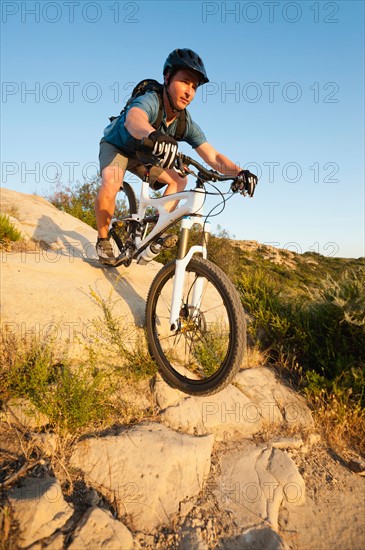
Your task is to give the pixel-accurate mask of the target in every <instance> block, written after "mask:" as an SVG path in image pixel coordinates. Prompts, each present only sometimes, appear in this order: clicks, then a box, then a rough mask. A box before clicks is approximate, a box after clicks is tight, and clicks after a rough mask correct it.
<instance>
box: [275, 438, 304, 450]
mask: <svg viewBox="0 0 365 550" xmlns="http://www.w3.org/2000/svg"><path fill="white" fill-rule="evenodd" d="M271 446H272V447H275V449H300V448H301V447H303V439H302V438H301V437H299V438H296V437H281V438H280V439H274V441H272V443H271Z"/></svg>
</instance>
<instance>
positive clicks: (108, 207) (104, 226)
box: [95, 165, 125, 238]
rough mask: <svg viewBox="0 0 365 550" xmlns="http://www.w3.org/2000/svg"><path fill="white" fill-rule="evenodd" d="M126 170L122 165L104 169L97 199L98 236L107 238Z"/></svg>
mask: <svg viewBox="0 0 365 550" xmlns="http://www.w3.org/2000/svg"><path fill="white" fill-rule="evenodd" d="M124 174H125V170H123V169H122V168H121V167H120V166H118V165H114V166H107V167H106V168H104V169H103V171H102V174H101V176H102V182H101V186H100V189H99V193H98V195H97V197H96V201H95V216H96V224H97V226H98V236H99V237H100V238H106V237H107V236H108V229H109V224H110V220H111V219H112V217H113V214H114V210H115V201H116V196H117V194H118V191H119V189H120V187H121V185H122V182H123V178H124Z"/></svg>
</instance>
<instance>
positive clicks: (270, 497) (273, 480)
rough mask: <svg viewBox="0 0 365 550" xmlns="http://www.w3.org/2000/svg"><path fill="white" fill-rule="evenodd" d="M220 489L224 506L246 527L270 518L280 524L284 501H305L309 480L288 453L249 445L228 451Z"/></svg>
mask: <svg viewBox="0 0 365 550" xmlns="http://www.w3.org/2000/svg"><path fill="white" fill-rule="evenodd" d="M220 467H221V475H220V478H219V479H218V490H217V492H216V495H217V498H218V501H219V502H220V505H221V507H223V508H224V509H226V510H230V511H231V512H233V514H234V518H235V521H236V522H237V523H238V524H239V525H240V526H241V527H243V528H246V529H247V528H251V527H255V526H257V525H259V524H260V522H262V521H265V522H268V523H269V524H270V525H271V526H272V527H273V528H274V529H277V528H278V516H279V509H280V506H281V504H282V503H283V502H284V501H287V502H290V503H291V504H302V503H303V502H304V498H305V484H304V481H303V479H302V477H301V476H300V474H299V472H298V470H297V467H296V466H295V464H294V462H293V461H292V460H291V458H290V457H289V456H288V455H287V453H285V452H283V451H281V450H280V449H275V448H272V447H265V446H262V445H261V446H259V447H256V446H254V445H252V444H249V445H245V446H244V447H242V448H241V449H240V450H235V451H231V452H229V453H227V454H226V455H224V456H223V457H222V459H221V462H220Z"/></svg>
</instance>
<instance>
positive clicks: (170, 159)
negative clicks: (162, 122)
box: [148, 130, 178, 168]
mask: <svg viewBox="0 0 365 550" xmlns="http://www.w3.org/2000/svg"><path fill="white" fill-rule="evenodd" d="M148 139H150V140H151V141H152V142H153V149H152V154H153V155H154V156H155V157H157V158H158V159H159V160H160V162H159V165H160V166H161V168H171V167H172V166H173V164H174V162H175V158H176V155H177V148H178V143H177V141H176V140H175V139H174V138H172V137H171V136H168V135H166V134H163V133H162V132H159V131H158V130H155V131H154V132H151V133H150V135H149V136H148Z"/></svg>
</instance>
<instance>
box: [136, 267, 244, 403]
mask: <svg viewBox="0 0 365 550" xmlns="http://www.w3.org/2000/svg"><path fill="white" fill-rule="evenodd" d="M174 275H175V262H171V263H170V264H167V265H165V266H164V267H163V268H162V269H161V271H159V273H158V274H157V275H156V277H155V279H154V281H153V282H152V285H151V288H150V291H149V294H148V297H147V305H146V326H147V336H148V343H149V349H150V353H151V355H152V356H153V357H154V359H155V360H156V362H157V363H158V365H159V369H160V373H161V376H162V377H163V378H164V379H165V381H166V382H167V383H168V384H170V385H171V386H173V387H175V388H177V389H179V390H181V391H183V392H185V393H188V394H191V395H209V394H212V393H216V392H217V391H219V390H221V389H223V388H224V387H225V386H226V385H227V384H228V383H229V382H230V381H231V380H232V379H233V377H234V375H235V374H236V372H237V371H238V369H239V368H240V366H241V365H242V362H243V359H244V355H245V351H246V320H245V315H244V311H243V307H242V305H241V302H240V299H239V296H238V294H237V292H236V289H235V288H234V286H233V284H232V282H231V281H230V280H229V279H228V278H227V276H226V275H225V274H224V273H223V271H222V270H221V269H219V268H218V267H217V266H216V265H214V264H212V263H211V262H209V261H207V260H204V259H202V258H199V257H194V258H193V259H192V260H191V261H190V262H189V264H188V266H187V268H186V273H185V281H184V288H183V295H182V301H181V304H180V314H179V320H178V326H176V327H171V326H170V309H171V297H172V288H173V282H174Z"/></svg>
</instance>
